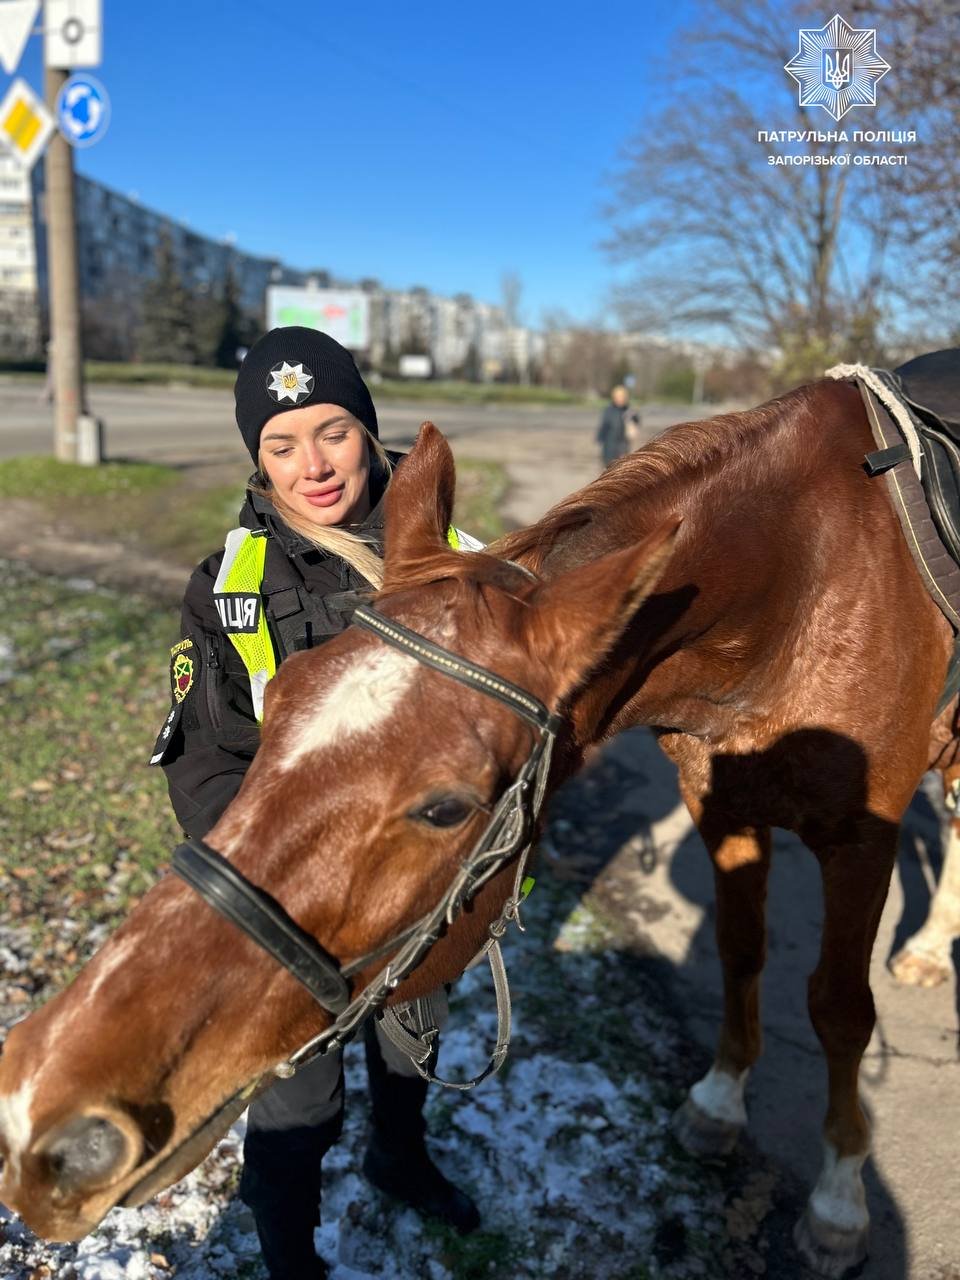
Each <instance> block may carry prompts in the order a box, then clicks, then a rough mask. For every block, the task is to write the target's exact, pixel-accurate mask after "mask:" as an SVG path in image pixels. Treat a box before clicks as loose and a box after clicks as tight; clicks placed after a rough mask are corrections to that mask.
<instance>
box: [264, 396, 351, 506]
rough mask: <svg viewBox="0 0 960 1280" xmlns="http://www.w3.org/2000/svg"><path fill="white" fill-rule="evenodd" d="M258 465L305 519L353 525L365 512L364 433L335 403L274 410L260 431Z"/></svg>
mask: <svg viewBox="0 0 960 1280" xmlns="http://www.w3.org/2000/svg"><path fill="white" fill-rule="evenodd" d="M260 465H261V467H262V468H263V470H264V471H265V472H266V475H267V478H268V479H269V481H270V483H271V484H272V485H273V488H274V490H275V491H276V493H277V494H278V495H279V496H280V497H281V498H282V499H283V500H284V501H285V502H286V503H287V504H288V506H290V507H292V508H293V510H294V511H296V512H297V514H298V515H301V516H304V517H305V518H306V519H307V520H309V521H310V522H311V524H317V525H334V524H356V523H357V522H358V521H360V520H363V519H364V517H365V516H367V515H369V513H370V492H369V485H368V480H369V478H370V451H369V446H368V444H367V434H366V431H365V430H364V428H363V425H362V423H360V422H359V421H358V420H357V419H356V418H355V417H354V416H353V414H351V413H348V412H347V411H346V409H341V408H340V406H339V405H336V404H311V405H305V406H304V407H303V408H302V409H288V410H287V411H286V412H285V413H277V414H274V416H273V417H272V418H270V419H269V420H268V421H267V422H266V423H265V425H264V428H263V430H262V431H261V433H260Z"/></svg>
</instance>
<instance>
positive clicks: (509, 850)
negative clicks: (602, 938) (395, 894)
mask: <svg viewBox="0 0 960 1280" xmlns="http://www.w3.org/2000/svg"><path fill="white" fill-rule="evenodd" d="M352 621H353V623H354V625H356V626H359V627H362V628H363V629H364V630H367V631H370V632H371V633H372V634H374V635H375V636H377V637H378V638H379V639H380V640H382V641H383V642H384V643H386V644H388V645H392V646H393V647H394V648H396V649H399V650H401V652H403V653H406V654H409V655H410V656H411V657H413V658H416V660H417V661H418V662H420V663H422V664H423V665H424V666H428V667H431V668H432V669H433V670H435V671H439V672H442V674H444V675H446V676H448V677H449V678H450V679H452V680H457V681H458V682H459V683H460V684H463V685H466V686H467V688H470V689H475V690H479V691H480V692H481V693H485V694H486V695H487V696H489V697H491V698H496V699H497V700H498V701H500V702H502V703H503V704H504V705H505V706H508V707H509V708H510V709H511V710H512V711H514V712H515V713H516V714H517V715H519V716H520V717H521V718H522V719H524V720H526V721H527V723H528V724H530V725H532V726H533V728H534V729H535V730H536V732H537V738H536V741H535V743H534V746H533V749H532V751H531V752H530V755H529V756H528V758H527V760H526V762H525V763H524V765H523V766H522V768H521V769H520V772H519V773H518V775H517V777H516V778H515V780H514V781H513V782H512V783H511V784H510V786H509V787H507V789H506V790H505V791H504V793H503V795H502V796H501V797H500V799H499V800H498V801H497V804H496V806H495V807H494V810H493V813H492V814H491V817H490V820H489V822H488V824H487V826H486V828H485V830H484V832H483V834H482V835H481V837H480V839H479V840H478V842H477V844H476V845H475V846H474V848H473V850H472V851H471V852H470V854H469V855H468V857H467V858H466V860H465V861H464V862H463V863H461V865H460V868H459V870H458V871H457V873H456V875H455V876H454V878H453V881H452V883H451V884H450V886H449V887H448V889H447V891H446V892H445V893H444V895H443V897H442V898H441V899H440V901H439V902H438V903H437V905H436V906H435V907H434V908H433V909H432V910H431V911H429V912H427V914H426V915H424V916H421V918H420V919H419V920H417V921H416V922H415V923H414V924H412V925H410V926H409V927H408V928H406V929H404V930H403V931H402V932H401V933H399V934H397V935H396V936H394V937H393V938H391V939H390V940H389V941H388V942H385V943H383V944H382V945H381V946H379V947H376V948H375V949H374V950H372V951H369V952H367V953H366V955H363V956H360V957H359V958H358V959H356V960H352V961H351V962H350V963H349V964H346V965H342V966H341V965H339V964H338V962H337V961H336V959H335V958H334V957H333V956H331V955H329V954H328V952H326V951H325V950H324V949H323V947H322V946H321V945H320V944H319V943H318V942H317V941H316V939H314V938H313V937H311V936H310V935H309V934H308V933H306V932H305V931H304V930H303V929H301V928H300V926H299V925H297V924H296V922H295V921H294V920H292V919H291V918H290V916H288V915H287V913H286V912H285V911H284V910H283V908H282V907H281V906H280V905H279V904H278V903H277V902H276V901H275V900H274V899H273V898H272V897H270V895H269V894H267V893H265V892H264V891H263V890H262V889H260V888H258V887H257V886H256V885H254V884H252V883H251V882H250V881H249V880H248V879H247V878H246V876H244V875H242V874H241V873H240V872H239V871H238V870H237V869H236V868H235V867H233V866H232V865H231V864H230V863H229V862H228V861H227V859H226V858H224V857H223V855H222V854H220V853H218V852H217V851H216V850H215V849H212V848H211V847H210V846H209V845H208V844H206V843H205V842H204V841H202V840H189V841H187V843H186V844H182V845H180V846H178V848H177V849H176V850H175V851H174V854H173V870H174V871H175V872H176V873H177V874H178V875H179V876H181V877H182V879H184V880H185V881H186V882H187V884H189V885H190V886H191V887H192V888H193V889H195V890H196V892H197V893H199V894H200V896H201V897H202V898H203V899H204V901H205V902H207V903H208V904H209V905H210V906H211V907H213V908H214V910H216V911H218V912H219V913H220V914H221V915H222V916H224V917H225V918H226V919H228V920H229V921H230V922H231V923H232V924H234V925H236V926H237V927H238V928H239V929H241V930H243V932H244V933H245V934H247V936H248V937H249V938H252V939H253V941H254V942H256V943H257V945H258V946H260V947H261V948H262V949H263V950H264V951H266V952H268V953H269V954H270V955H271V956H272V957H273V958H274V959H275V960H276V961H277V962H278V963H279V964H281V965H282V966H283V967H284V968H285V969H286V970H287V971H288V972H289V973H290V974H292V975H293V977H294V978H296V979H297V981H298V982H299V983H301V984H302V985H303V986H304V987H305V988H306V989H307V990H308V991H309V992H310V994H311V995H312V996H313V998H314V1000H316V1002H317V1003H318V1004H319V1005H320V1006H321V1007H322V1008H323V1009H325V1010H326V1011H327V1012H328V1013H330V1014H331V1015H333V1023H332V1024H331V1025H330V1026H329V1027H327V1028H326V1029H325V1030H324V1031H322V1032H320V1034H319V1035H316V1036H314V1037H313V1038H312V1039H311V1040H309V1041H307V1043H306V1044H304V1045H302V1046H301V1047H300V1048H299V1049H297V1050H296V1052H295V1053H293V1054H291V1055H290V1057H289V1058H287V1059H286V1060H284V1061H283V1062H281V1063H279V1064H278V1065H277V1066H276V1067H274V1068H273V1073H274V1074H275V1075H277V1076H280V1077H287V1076H290V1075H293V1073H294V1071H295V1070H296V1069H297V1067H300V1066H303V1065H304V1064H305V1063H307V1062H310V1061H311V1060H312V1059H314V1058H316V1057H318V1056H319V1055H320V1054H323V1053H328V1052H330V1051H331V1050H333V1049H337V1048H340V1047H341V1046H342V1045H344V1044H345V1043H346V1042H347V1041H348V1040H350V1039H352V1037H353V1036H354V1035H355V1034H356V1033H357V1031H358V1030H359V1028H360V1027H361V1026H362V1024H363V1022H364V1021H365V1020H366V1018H367V1017H369V1015H370V1014H371V1013H374V1012H375V1011H376V1010H378V1009H381V1008H383V1006H384V1005H385V1003H386V1001H387V1000H388V998H389V997H390V996H391V995H392V993H393V992H394V991H395V990H396V988H397V987H398V986H399V985H400V983H401V982H402V981H403V980H404V979H405V978H407V977H408V976H409V975H410V974H411V973H412V972H413V970H414V969H415V968H416V967H417V965H419V964H420V962H421V961H422V960H423V958H424V957H425V956H426V954H427V952H428V951H429V950H430V948H431V947H432V946H433V945H434V943H435V942H436V941H437V940H438V938H439V937H440V936H441V934H442V933H443V932H444V931H445V930H446V929H447V928H448V927H449V926H450V925H451V924H452V923H453V921H454V920H455V919H456V918H457V916H458V915H459V914H460V912H461V911H462V910H463V908H464V906H465V905H466V904H467V903H468V902H470V900H471V899H472V898H473V897H475V895H476V894H477V893H478V892H479V890H480V889H481V888H482V887H483V885H485V884H486V883H487V881H488V880H490V879H491V878H492V877H493V876H495V875H496V874H497V873H498V872H499V871H500V870H502V869H503V867H504V866H506V864H507V863H508V862H510V861H511V860H512V859H513V858H514V857H515V856H517V855H518V854H519V855H520V857H519V861H518V866H517V873H516V876H515V879H514V886H513V892H512V894H511V896H510V897H509V898H508V899H507V901H506V903H505V905H504V908H503V911H502V912H501V914H500V916H499V917H498V918H497V919H496V920H495V921H494V922H493V924H492V925H491V926H490V940H489V941H488V943H487V944H486V946H485V948H484V951H485V952H486V953H487V954H488V958H489V960H490V965H491V969H492V970H493V974H494V985H495V988H496V991H497V1004H498V1012H499V1015H500V1017H499V1027H498V1040H497V1048H496V1050H495V1052H494V1054H493V1057H492V1059H491V1061H490V1063H489V1064H488V1066H487V1068H486V1070H485V1071H484V1072H483V1073H482V1074H481V1075H480V1076H478V1077H477V1078H476V1079H475V1080H473V1081H469V1082H467V1083H466V1084H463V1085H461V1084H457V1085H455V1086H454V1087H458V1088H461V1087H471V1086H472V1085H473V1084H475V1083H478V1082H479V1081H480V1080H482V1079H483V1078H484V1077H486V1076H487V1075H489V1074H490V1072H491V1071H495V1070H496V1069H497V1068H498V1067H499V1066H500V1064H501V1063H502V1061H503V1059H504V1057H505V1056H506V1049H507V1045H508V1044H509V1038H510V1029H509V998H508V996H507V994H506V978H505V973H504V970H503V961H502V958H501V956H500V950H499V945H498V940H499V938H500V937H501V936H502V934H503V932H504V930H505V928H506V926H507V924H508V923H509V922H510V921H511V920H515V921H517V923H519V909H520V904H521V902H522V899H523V896H524V889H523V885H524V870H525V866H526V859H527V856H528V854H529V851H530V838H531V835H532V832H533V828H534V824H535V823H536V819H537V817H538V815H539V812H540V809H541V807H542V805H543V799H544V795H545V792H546V786H547V779H548V776H549V773H550V761H551V755H552V751H553V746H554V743H555V741H556V736H557V733H558V731H559V729H560V727H561V725H562V724H563V718H562V717H561V716H559V715H557V714H555V713H553V712H551V711H550V710H549V709H548V708H547V707H546V706H545V705H544V703H542V702H541V701H540V700H539V699H538V698H535V697H534V696H533V695H532V694H530V693H528V692H527V691H526V690H524V689H521V688H520V687H519V686H518V685H515V684H513V683H511V681H509V680H506V679H504V678H503V677H502V676H499V675H497V674H496V673H495V672H492V671H489V670H487V669H486V668H485V667H481V666H477V665H476V664H475V663H472V662H469V661H467V659H466V658H462V657H460V656H459V655H458V654H455V653H452V652H451V651H450V650H449V649H444V648H443V647H442V646H440V645H438V644H435V643H434V642H433V641H432V640H428V639H427V638H426V637H425V636H422V635H420V634H419V632H416V631H412V630H410V629H409V628H408V627H405V626H403V625H402V624H400V623H399V622H394V621H393V620H392V619H391V618H387V617H384V615H383V614H381V613H379V612H378V611H377V610H376V609H373V608H371V607H370V606H369V605H361V606H359V607H358V608H357V609H356V611H355V612H354V614H353V619H352ZM387 955H390V956H391V959H390V960H389V962H388V963H387V964H386V965H385V966H384V967H383V968H382V969H381V970H380V971H379V973H378V974H377V975H376V977H374V978H373V979H371V981H370V982H368V983H367V985H366V986H365V987H364V988H363V989H362V990H361V991H360V992H359V993H357V994H356V995H352V994H351V985H350V982H349V981H348V980H349V979H350V978H352V977H355V976H356V975H357V974H358V973H361V972H362V971H363V970H365V969H366V968H368V967H369V966H370V965H371V964H373V963H374V962H375V961H377V960H379V959H382V958H383V957H384V956H387ZM388 1012H390V1011H388ZM393 1024H394V1027H395V1033H394V1036H392V1038H395V1037H396V1036H399V1037H401V1038H402V1037H403V1035H404V1032H405V1031H407V1029H406V1028H404V1027H403V1025H402V1024H398V1023H397V1020H396V1019H395V1018H394V1019H393ZM407 1035H408V1037H409V1038H410V1041H411V1043H410V1044H409V1045H406V1044H405V1045H404V1047H405V1048H406V1049H407V1050H408V1052H410V1053H411V1056H412V1057H413V1058H414V1064H415V1065H416V1066H417V1069H418V1070H419V1071H420V1072H421V1074H423V1075H425V1076H427V1078H428V1079H435V1077H434V1076H433V1075H432V1066H433V1065H434V1064H435V1060H436V1048H435V1040H436V1033H435V1031H434V1033H433V1035H432V1036H431V1035H430V1034H429V1033H428V1035H427V1036H426V1038H425V1039H424V1040H418V1039H417V1037H416V1036H415V1035H414V1036H409V1032H408V1031H407ZM418 1045H423V1048H422V1050H420V1051H418V1048H417V1047H416V1046H418ZM441 1083H447V1082H441Z"/></svg>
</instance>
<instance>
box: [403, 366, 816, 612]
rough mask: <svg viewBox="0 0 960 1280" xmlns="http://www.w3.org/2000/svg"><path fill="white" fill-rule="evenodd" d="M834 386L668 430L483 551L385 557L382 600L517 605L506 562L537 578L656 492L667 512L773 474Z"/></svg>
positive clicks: (519, 591) (516, 585)
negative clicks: (694, 491)
mask: <svg viewBox="0 0 960 1280" xmlns="http://www.w3.org/2000/svg"><path fill="white" fill-rule="evenodd" d="M839 385H840V384H838V383H836V382H825V383H817V384H812V385H809V386H804V387H799V388H797V389H796V390H794V391H790V392H788V393H787V394H786V395H784V396H780V397H779V398H778V399H776V400H770V401H768V402H767V403H766V404H763V405H760V406H759V407H758V408H756V409H746V410H741V411H739V412H737V413H725V414H719V415H717V417H715V418H704V419H698V420H696V421H692V422H681V423H678V424H677V425H676V426H673V427H669V428H668V429H667V430H666V431H664V432H663V434H662V435H660V436H658V437H657V438H656V439H655V440H653V441H651V442H650V443H649V444H647V445H644V446H643V448H641V449H638V450H637V451H636V452H634V453H630V454H628V455H627V456H626V457H623V458H620V459H619V460H618V461H617V462H615V463H614V464H613V465H612V466H610V467H608V468H607V470H606V471H604V472H603V474H602V475H600V476H598V477H597V479H596V480H593V481H591V482H590V483H589V484H587V485H585V486H584V487H583V488H581V489H578V490H576V492H574V493H571V494H569V495H568V496H567V497H566V498H561V500H560V501H559V502H558V503H556V504H555V505H554V506H553V507H551V508H550V510H549V511H548V512H546V514H545V515H544V516H542V517H541V518H540V519H539V520H538V521H537V522H536V523H535V524H532V525H529V526H527V527H526V528H523V529H517V530H514V531H513V532H511V533H507V534H505V535H504V536H503V537H501V538H498V539H497V540H496V541H495V542H492V543H490V545H489V546H488V547H487V548H486V550H485V551H481V552H474V551H470V552H462V551H453V550H450V549H448V548H445V547H440V546H438V547H436V548H434V549H432V550H430V551H429V552H425V553H424V554H423V555H420V556H418V557H417V558H416V559H415V560H404V561H400V562H398V561H397V560H396V559H393V560H391V558H390V557H389V556H388V559H387V573H386V577H385V581H384V585H383V594H388V593H390V592H393V591H399V590H405V589H407V588H416V587H423V586H428V585H430V584H431V583H434V582H439V581H441V580H452V581H455V582H457V583H458V584H459V585H460V587H461V590H467V589H468V587H469V586H475V587H480V588H483V587H485V586H493V587H497V588H499V589H501V590H504V591H506V592H507V593H508V594H510V595H513V596H515V598H522V597H523V596H524V595H526V594H527V588H529V585H530V583H529V579H527V578H525V576H524V574H523V572H522V570H520V569H518V568H517V567H516V565H513V564H509V563H506V562H508V561H518V562H521V563H522V564H523V565H524V566H525V568H526V569H527V570H531V571H533V572H534V573H541V572H542V571H543V567H544V561H545V560H546V557H547V555H548V554H549V553H550V551H551V550H553V549H555V548H556V546H557V543H558V542H559V541H560V540H561V539H562V538H563V536H564V535H565V534H569V533H572V532H574V531H575V530H577V529H580V528H583V527H584V526H586V525H589V524H595V523H596V522H597V521H599V520H601V519H602V518H603V516H604V515H605V514H607V513H610V512H613V511H614V510H615V509H616V508H618V507H621V506H622V504H626V503H629V504H630V510H631V512H635V511H636V509H637V508H636V499H637V498H638V497H641V496H648V495H651V493H652V491H654V490H655V491H656V493H657V495H658V497H660V498H662V502H663V503H666V504H672V503H673V502H675V500H676V494H677V491H678V489H680V488H685V489H687V490H688V491H689V488H690V487H691V486H696V485H698V484H703V483H705V482H707V481H709V480H710V479H712V478H713V477H716V476H717V475H718V474H719V473H720V472H721V470H724V471H725V474H728V475H729V474H731V473H730V471H729V467H730V465H731V464H735V465H736V466H737V467H738V468H739V469H743V468H748V467H753V468H754V469H756V468H759V467H765V468H767V469H768V470H769V471H771V472H772V471H773V470H774V469H775V468H776V467H777V466H779V465H782V463H783V460H784V458H785V457H789V458H791V459H792V458H793V457H795V451H794V450H792V449H788V447H787V445H788V442H790V441H791V440H793V439H797V438H798V433H797V432H796V430H795V428H796V427H797V424H798V422H799V421H800V420H801V419H802V418H803V417H805V416H807V415H809V412H810V410H811V406H812V402H813V401H814V400H815V399H816V397H817V394H818V391H820V390H821V389H822V388H824V387H826V388H829V389H833V390H835V389H836V388H837V387H838V386H839ZM771 444H773V445H774V446H775V447H773V448H771V447H770V446H771ZM649 505H650V506H652V505H653V504H649ZM659 505H662V503H661V504H659ZM654 514H655V512H653V511H652V512H651V515H654Z"/></svg>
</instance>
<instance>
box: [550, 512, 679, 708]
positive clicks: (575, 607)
mask: <svg viewBox="0 0 960 1280" xmlns="http://www.w3.org/2000/svg"><path fill="white" fill-rule="evenodd" d="M681 519H682V517H680V516H677V515H672V516H670V517H669V518H668V519H667V520H665V521H664V522H663V524H661V525H659V526H658V527H657V528H656V529H655V530H654V531H653V533H651V534H649V535H648V536H647V537H646V538H644V539H643V541H642V542H639V543H637V545H636V546H632V547H627V548H626V549H625V550H623V551H611V552H610V553H609V554H608V555H605V556H602V557H601V558H600V559H599V560H593V561H591V562H590V563H588V564H583V565H579V566H578V567H577V568H576V569H571V570H569V571H568V572H567V573H563V574H561V575H560V576H559V577H557V578H554V579H552V580H551V581H549V582H546V583H544V584H543V586H542V587H540V588H539V589H538V590H537V591H536V593H535V594H534V595H533V596H531V597H530V600H529V603H530V604H531V605H532V606H533V607H532V608H531V609H530V611H529V614H528V616H527V621H526V632H527V645H528V647H529V649H530V651H531V652H532V653H534V654H536V655H537V657H538V659H539V660H540V661H541V662H542V663H543V664H544V665H545V666H547V667H548V668H549V669H550V670H552V672H553V673H554V675H555V677H556V682H557V683H556V686H555V688H554V697H555V698H557V699H562V698H565V697H567V696H568V694H570V693H571V692H572V691H573V690H574V689H575V688H577V686H578V685H580V684H581V683H582V682H583V681H584V680H585V679H586V678H587V676H588V675H589V674H590V672H591V671H593V670H594V668H595V667H596V666H597V664H598V663H599V662H600V661H601V660H602V659H603V658H604V657H605V656H606V655H607V654H608V653H609V652H610V650H611V649H612V648H613V646H614V645H615V644H616V642H617V640H618V639H619V638H620V636H621V634H622V633H623V631H624V629H625V628H626V626H627V624H628V623H629V621H630V619H631V618H632V617H633V615H634V613H635V612H636V610H637V609H638V608H639V607H640V605H641V604H642V603H643V601H644V600H645V599H646V598H647V596H648V595H650V593H651V592H652V591H653V589H654V587H655V586H656V585H657V581H658V579H659V578H660V575H661V574H662V573H663V571H664V569H665V568H666V566H667V562H668V561H669V559H670V556H671V555H672V554H673V547H674V542H675V541H676V537H677V531H678V530H679V528H680V524H681Z"/></svg>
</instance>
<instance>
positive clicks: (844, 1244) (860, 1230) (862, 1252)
mask: <svg viewBox="0 0 960 1280" xmlns="http://www.w3.org/2000/svg"><path fill="white" fill-rule="evenodd" d="M867 1235H868V1228H867V1227H857V1228H854V1229H853V1230H851V1229H850V1228H843V1227H835V1226H832V1225H831V1224H830V1223H829V1222H824V1221H823V1219H822V1218H818V1217H816V1216H815V1215H814V1214H813V1213H812V1212H811V1210H810V1206H809V1205H807V1207H806V1209H805V1210H804V1213H803V1217H802V1218H801V1219H800V1221H799V1222H798V1223H797V1225H796V1226H795V1227H794V1229H793V1242H794V1244H795V1245H796V1246H797V1252H798V1253H799V1254H800V1257H801V1258H802V1259H803V1261H804V1262H805V1263H806V1265H807V1266H808V1267H809V1268H810V1270H811V1271H812V1272H813V1274H814V1275H817V1276H825V1277H827V1278H828V1280H840V1277H841V1276H845V1275H846V1274H847V1272H848V1271H851V1270H853V1268H854V1267H859V1266H860V1264H861V1263H862V1262H863V1260H864V1258H866V1256H867Z"/></svg>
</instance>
